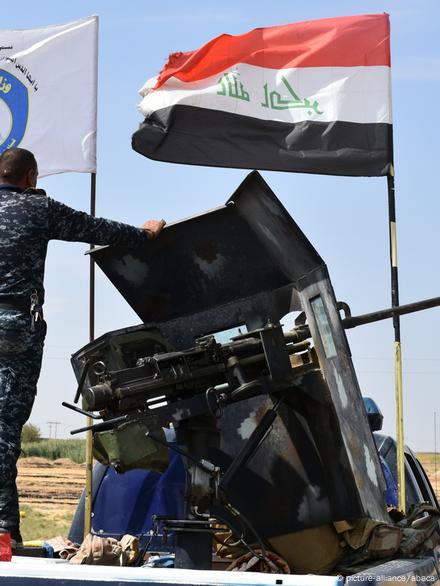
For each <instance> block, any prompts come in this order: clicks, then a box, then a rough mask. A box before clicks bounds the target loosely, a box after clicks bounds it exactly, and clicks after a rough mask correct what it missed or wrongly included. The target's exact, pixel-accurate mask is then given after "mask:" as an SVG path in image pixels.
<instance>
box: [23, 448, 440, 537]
mask: <svg viewBox="0 0 440 586" xmlns="http://www.w3.org/2000/svg"><path fill="white" fill-rule="evenodd" d="M418 457H419V459H420V461H421V462H422V464H423V466H424V468H425V470H426V471H427V474H428V476H429V478H430V480H431V483H432V486H433V488H434V490H436V491H437V495H438V496H439V497H440V456H437V457H436V458H435V457H434V454H431V453H419V454H418ZM84 478H85V465H84V464H75V463H74V462H72V461H70V460H67V459H64V458H63V459H60V460H55V461H50V460H46V459H45V458H21V459H20V460H19V462H18V479H17V485H18V491H19V494H20V507H21V509H22V511H24V514H23V519H22V528H23V537H24V538H25V539H37V538H38V539H39V538H40V537H43V536H47V534H48V533H49V534H51V535H52V534H53V533H56V534H57V533H61V534H63V533H64V534H65V535H67V533H68V528H69V526H70V521H71V519H72V517H73V514H74V512H75V509H76V505H77V503H78V499H79V497H80V495H81V492H82V489H83V486H84ZM52 536H53V535H52Z"/></svg>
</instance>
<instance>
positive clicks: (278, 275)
mask: <svg viewBox="0 0 440 586" xmlns="http://www.w3.org/2000/svg"><path fill="white" fill-rule="evenodd" d="M92 255H93V258H94V259H95V260H96V262H97V264H98V265H99V267H100V268H101V269H102V270H103V271H104V273H105V274H106V275H107V276H108V278H109V279H110V280H111V282H112V283H113V284H114V285H115V287H116V288H117V289H118V291H119V292H120V293H121V294H122V295H123V297H124V298H125V299H126V300H127V301H128V303H129V304H130V305H131V307H132V308H133V309H134V311H136V313H137V314H138V315H139V317H140V318H141V319H142V321H143V322H146V323H150V322H152V323H163V322H168V321H171V320H174V319H179V322H180V324H181V326H182V327H183V328H184V327H185V326H184V320H185V316H189V318H190V321H191V322H192V323H194V315H199V316H202V315H203V320H202V321H200V319H199V320H198V329H199V332H194V333H195V334H197V333H206V332H208V331H212V323H213V321H216V320H215V316H214V315H213V313H215V314H218V313H219V312H221V311H222V308H224V309H225V312H224V313H226V312H227V313H237V311H238V313H243V310H242V308H246V307H248V306H249V301H250V300H252V299H253V311H252V314H253V316H255V315H259V314H261V315H264V316H267V315H268V314H271V313H274V314H276V313H277V311H276V310H275V309H273V310H272V311H271V306H272V308H274V307H275V306H276V304H277V299H276V294H274V293H275V292H276V291H277V290H279V289H282V288H283V287H286V286H289V288H290V291H291V295H290V296H292V293H293V286H292V284H293V283H294V282H295V281H296V280H297V279H298V278H300V277H301V276H302V275H304V274H307V273H309V272H310V271H311V270H313V269H314V268H316V267H317V266H321V265H323V261H322V259H321V258H320V257H319V255H318V254H317V253H316V251H315V250H314V248H313V247H312V246H311V244H310V243H309V242H308V240H307V239H306V237H305V236H304V234H303V233H302V232H301V230H300V229H299V228H298V226H297V225H296V224H295V222H294V221H293V220H292V218H291V217H290V216H289V214H288V213H287V211H286V210H285V209H284V207H283V206H282V205H281V203H280V202H279V200H278V199H277V198H276V197H275V195H274V194H273V192H272V191H271V189H270V188H269V186H268V185H267V184H266V183H265V181H264V180H263V179H262V177H261V176H260V175H259V174H258V173H257V172H253V173H251V174H250V175H249V176H248V177H247V178H246V179H245V181H244V182H243V183H242V184H241V185H240V187H239V188H238V189H237V191H236V192H235V193H234V195H233V196H232V197H231V198H230V199H229V201H228V202H227V204H226V205H225V206H224V207H221V208H218V209H216V210H212V211H210V212H207V213H205V214H202V215H200V216H195V217H192V218H189V219H187V220H184V221H182V222H177V223H175V224H172V225H170V226H168V227H167V228H166V229H165V230H164V231H163V233H162V234H161V236H160V238H158V239H157V240H156V241H154V242H151V243H150V244H148V245H147V246H145V247H144V248H141V249H136V250H133V249H130V250H127V249H126V248H124V247H122V246H113V247H104V248H97V249H95V250H94V251H93V252H92ZM293 259H295V260H294V262H293ZM265 292H270V294H271V296H270V299H269V300H268V299H267V296H264V293H265ZM260 297H264V299H261V302H259V299H260ZM268 301H269V303H268ZM290 307H291V299H289V303H288V305H285V306H284V307H283V310H284V311H285V313H287V311H289V310H290ZM297 308H298V309H299V308H300V307H299V305H297ZM278 317H281V316H278Z"/></svg>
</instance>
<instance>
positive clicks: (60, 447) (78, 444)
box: [21, 439, 86, 464]
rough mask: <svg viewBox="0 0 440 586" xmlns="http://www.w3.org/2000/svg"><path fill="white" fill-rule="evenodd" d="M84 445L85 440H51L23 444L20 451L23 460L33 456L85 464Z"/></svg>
mask: <svg viewBox="0 0 440 586" xmlns="http://www.w3.org/2000/svg"><path fill="white" fill-rule="evenodd" d="M85 445H86V442H85V440H70V439H66V440H62V439H52V440H40V441H36V442H28V443H23V444H22V446H21V449H22V456H23V457H25V458H30V457H33V456H37V457H39V458H47V459H48V460H58V459H59V458H68V459H69V460H72V462H76V463H77V464H82V463H83V462H85Z"/></svg>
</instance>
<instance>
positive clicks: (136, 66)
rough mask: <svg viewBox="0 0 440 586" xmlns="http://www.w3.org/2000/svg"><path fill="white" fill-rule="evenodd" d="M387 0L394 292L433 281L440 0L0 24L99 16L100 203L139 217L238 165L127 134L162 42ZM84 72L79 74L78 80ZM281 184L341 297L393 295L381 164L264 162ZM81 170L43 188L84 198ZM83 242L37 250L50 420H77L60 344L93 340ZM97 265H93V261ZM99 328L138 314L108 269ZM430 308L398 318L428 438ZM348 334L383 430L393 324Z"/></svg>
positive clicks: (152, 12)
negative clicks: (66, 405) (359, 168)
mask: <svg viewBox="0 0 440 586" xmlns="http://www.w3.org/2000/svg"><path fill="white" fill-rule="evenodd" d="M380 12H389V13H390V16H391V27H392V64H393V110H394V138H395V161H396V194H397V217H398V246H399V270H400V297H401V303H408V302H412V301H416V300H419V299H424V298H427V297H435V296H438V295H439V294H440V287H439V285H440V279H439V275H438V273H437V265H438V260H437V257H438V250H439V249H440V199H439V196H438V186H437V168H438V165H439V163H438V157H439V148H438V147H439V122H438V120H439V114H438V103H437V99H438V96H439V94H440V91H439V90H440V48H439V43H438V36H439V33H440V30H439V24H438V23H439V20H440V18H439V17H440V5H439V3H438V2H437V1H436V0H419V1H417V2H412V1H406V2H405V1H403V0H400V1H385V0H384V1H382V2H380V1H376V0H371V1H362V0H358V1H357V2H353V1H351V2H348V1H333V2H328V1H326V0H315V1H314V2H313V3H293V2H287V1H284V0H280V1H279V2H276V3H270V5H269V4H268V3H256V2H255V1H249V0H241V2H232V1H231V0H224V1H223V2H221V3H219V2H209V1H204V2H201V1H196V0H193V1H191V0H189V1H187V2H185V3H182V2H177V1H174V0H169V1H168V2H163V3H157V2H154V3H153V2H146V1H145V0H144V1H141V0H127V1H126V2H125V3H123V4H122V3H121V2H116V1H113V0H96V1H92V0H90V1H86V0H77V1H75V2H55V1H49V0H46V1H45V0H39V2H33V1H30V0H22V1H21V2H20V9H19V10H10V11H8V13H6V12H5V11H4V13H3V15H2V28H4V29H8V28H31V27H37V26H38V27H40V26H44V25H49V24H56V23H62V22H66V21H69V20H75V19H78V18H81V17H84V16H88V15H91V14H98V15H99V17H100V41H99V105H98V178H97V191H98V205H97V212H98V215H101V216H104V217H108V218H112V219H119V220H122V221H125V222H128V223H132V224H135V225H140V224H141V223H142V222H143V221H144V220H146V219H148V218H154V217H157V218H161V217H164V218H165V219H166V220H168V221H172V220H177V219H181V218H183V217H185V216H188V215H192V214H195V213H198V212H202V211H204V210H206V209H209V208H212V207H216V206H218V205H221V204H222V203H224V202H225V201H226V199H227V198H228V197H229V195H230V194H231V193H232V192H233V191H234V189H235V188H236V187H237V185H238V184H239V183H240V181H241V180H242V179H243V178H244V177H245V176H246V174H247V171H245V170H229V169H212V168H204V167H187V166H183V165H172V164H166V163H158V162H154V161H150V160H148V159H146V158H144V157H142V156H140V155H138V154H137V153H135V152H133V151H132V150H131V146H130V138H131V134H132V132H133V131H134V130H135V129H136V128H137V126H138V124H139V123H140V122H141V116H140V114H139V113H138V111H137V103H138V102H139V97H138V94H137V90H138V89H139V88H140V87H141V86H142V85H143V83H144V82H145V80H146V79H147V78H149V77H152V76H153V75H155V74H157V73H158V71H159V70H160V69H161V68H162V66H163V64H164V63H165V61H166V59H167V56H168V54H169V53H171V52H173V51H179V50H180V51H185V50H191V49H195V48H197V47H199V46H201V45H202V44H204V43H205V42H206V41H208V40H209V39H211V38H212V37H214V36H217V35H219V34H221V33H224V32H227V33H231V34H238V33H242V32H246V31H247V30H249V29H252V28H255V27H260V26H270V25H275V24H285V23H289V22H297V21H301V20H309V19H315V18H325V17H331V16H342V15H351V14H364V13H380ZM78 82H79V80H78ZM263 175H264V177H265V179H266V180H267V181H268V183H269V184H270V186H271V187H272V189H273V190H274V191H275V193H276V194H277V196H278V197H279V198H280V199H281V200H282V202H283V204H284V205H285V206H286V207H287V209H288V210H289V212H290V213H291V215H292V216H293V217H294V219H295V220H296V221H297V223H298V224H299V225H300V227H301V228H302V229H303V231H304V232H305V233H306V235H307V236H308V237H309V239H310V240H311V241H312V243H313V244H314V245H315V247H316V248H317V250H318V251H319V253H320V254H321V256H322V257H323V258H324V259H325V261H326V262H327V265H328V267H329V270H330V274H331V277H332V281H333V285H334V288H335V292H336V295H337V298H338V299H340V300H343V301H346V302H348V303H349V304H350V306H351V308H352V312H353V314H355V315H356V314H359V313H364V312H369V311H373V310H376V309H380V308H385V307H388V306H389V305H390V284H389V282H390V277H389V257H388V223H387V194H386V180H385V179H384V178H372V179H365V178H341V177H339V178H338V177H326V176H322V177H321V176H312V175H300V174H287V173H269V172H265V173H263ZM89 182H90V179H89V177H88V176H87V175H80V174H72V173H70V174H64V175H59V176H54V177H49V178H46V179H43V180H42V181H41V183H40V185H41V187H43V188H45V189H46V190H47V191H48V193H49V194H50V195H51V196H52V197H55V198H56V199H59V200H60V201H63V202H64V203H67V204H69V205H71V206H73V207H76V208H78V209H83V210H88V206H89ZM86 249H87V246H86V245H83V244H71V243H62V242H53V243H51V245H50V247H49V253H48V259H47V265H46V290H47V295H46V299H47V301H46V320H47V321H48V325H49V331H48V336H47V343H46V351H45V358H44V362H43V370H42V375H41V379H40V385H39V391H38V398H37V402H36V405H35V408H34V411H33V414H32V416H31V421H32V422H33V423H35V424H37V425H39V426H40V428H41V430H42V432H43V434H47V433H48V426H47V423H46V422H47V421H59V422H61V423H60V425H59V426H58V435H62V436H67V435H68V433H69V430H70V429H71V428H73V427H76V426H80V425H81V424H82V421H81V418H79V417H77V416H76V415H75V414H72V413H70V412H68V411H67V410H65V409H63V408H62V407H61V406H60V404H61V401H64V400H71V399H72V397H73V394H74V391H75V384H76V383H75V379H74V376H73V373H72V371H71V367H70V363H69V357H70V354H71V353H72V352H74V351H76V350H77V349H78V348H80V347H81V346H83V345H84V344H85V343H86V342H87V340H88V309H87V299H88V260H87V258H86V257H84V254H83V253H84V252H85V250H86ZM98 272H99V271H98ZM96 320H97V321H96V334H97V335H99V334H101V333H104V332H106V331H109V330H112V329H116V328H119V327H125V326H129V325H135V324H137V323H139V318H138V317H137V316H136V315H135V314H134V313H133V312H132V311H131V309H130V308H129V307H128V306H127V304H126V303H125V302H124V300H123V299H122V298H121V297H120V295H119V294H118V293H117V292H116V291H115V290H114V289H113V287H112V286H111V285H110V283H109V282H108V281H107V280H106V278H105V277H104V276H102V275H101V274H98V277H97V316H96ZM439 330H440V309H432V310H429V311H426V312H424V313H418V314H414V315H411V316H407V317H403V318H402V347H403V359H404V396H405V424H406V439H407V442H408V443H409V444H410V445H411V446H412V447H413V448H415V449H418V450H422V449H423V450H432V449H433V447H434V445H433V438H434V429H433V425H434V417H433V413H434V411H437V413H438V415H439V417H437V419H438V420H440V398H439V391H440V344H439V343H438V335H437V333H438V331H439ZM348 338H349V342H350V345H351V348H352V353H353V360H354V363H355V367H356V369H357V373H358V378H359V381H360V385H361V388H362V390H363V392H364V394H366V395H369V396H372V397H373V398H375V399H376V400H377V401H378V402H379V404H380V405H381V408H382V410H383V413H384V416H385V430H386V431H387V432H389V433H394V376H393V368H394V366H393V329H392V325H391V322H383V323H380V324H373V325H368V326H364V327H362V328H357V329H356V330H350V331H349V332H348Z"/></svg>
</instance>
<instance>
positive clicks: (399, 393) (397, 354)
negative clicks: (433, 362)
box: [387, 165, 406, 512]
mask: <svg viewBox="0 0 440 586" xmlns="http://www.w3.org/2000/svg"><path fill="white" fill-rule="evenodd" d="M387 182H388V216H389V230H390V261H391V305H392V307H398V306H399V279H398V268H397V228H396V198H395V189H394V166H393V165H391V169H390V173H389V174H388V176H387ZM393 326H394V376H395V392H396V441H397V486H398V507H399V509H400V510H401V511H404V512H405V511H406V490H405V447H404V446H405V440H404V431H403V386H402V348H401V344H400V316H399V315H398V314H395V315H394V316H393Z"/></svg>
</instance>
